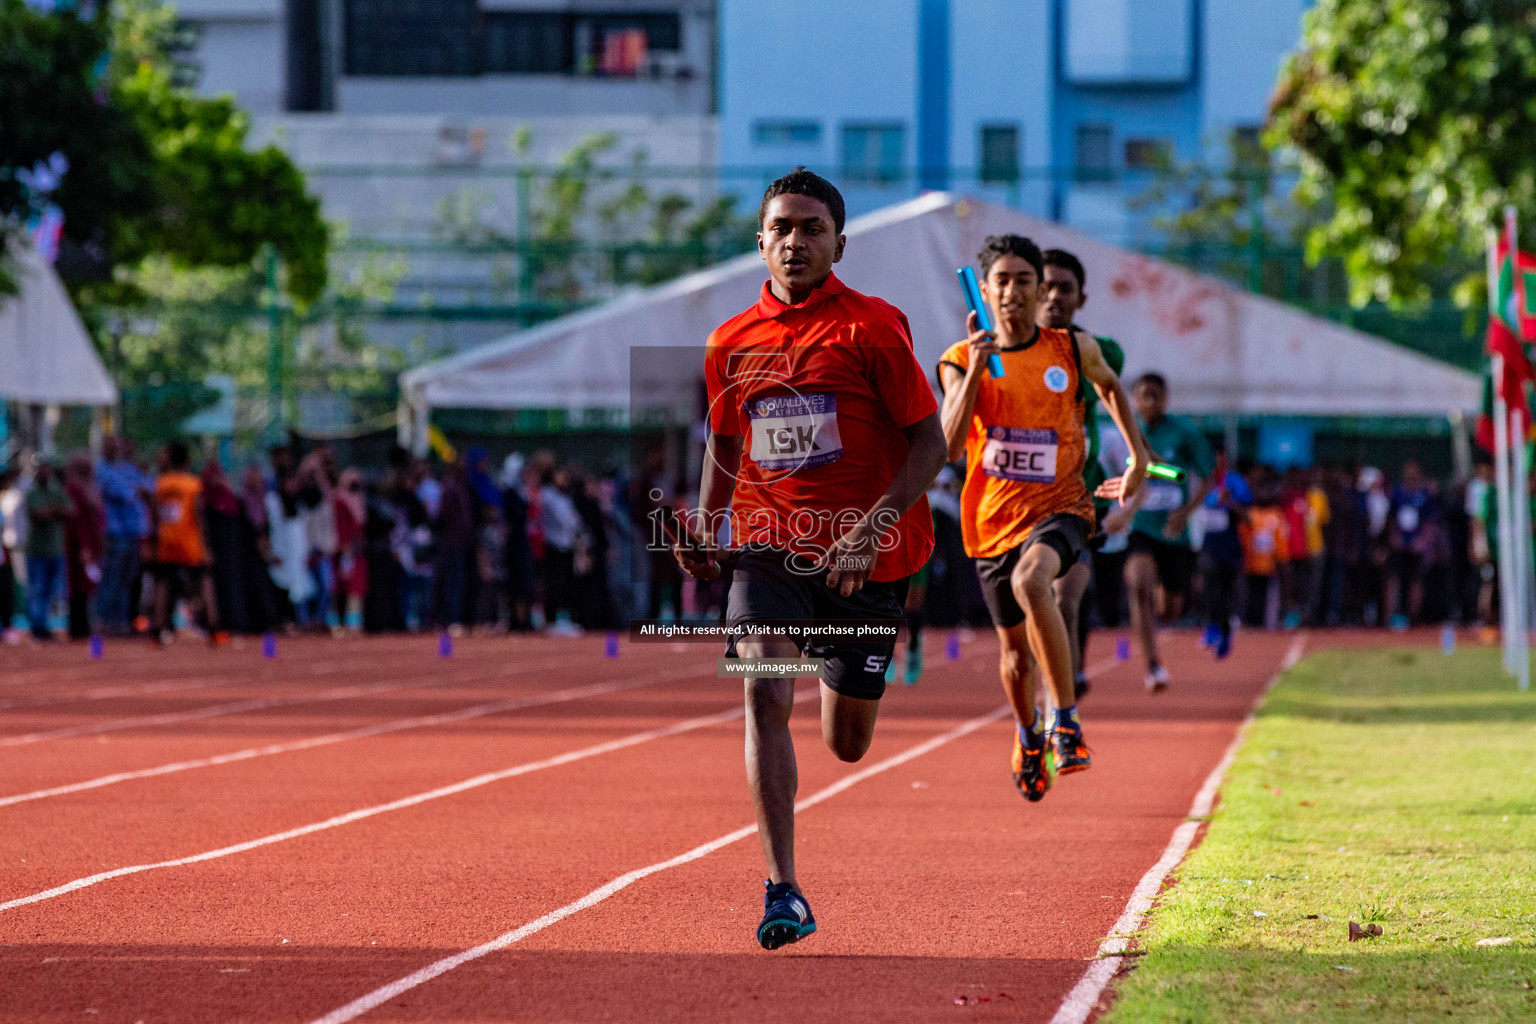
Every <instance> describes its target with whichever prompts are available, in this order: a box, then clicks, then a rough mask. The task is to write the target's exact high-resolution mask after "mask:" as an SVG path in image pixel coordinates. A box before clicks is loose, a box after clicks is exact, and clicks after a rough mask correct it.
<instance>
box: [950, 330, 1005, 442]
mask: <svg viewBox="0 0 1536 1024" xmlns="http://www.w3.org/2000/svg"><path fill="white" fill-rule="evenodd" d="M965 326H966V327H968V328H969V329H970V331H971V333H970V336H969V337H968V338H966V339H965V341H966V344H967V345H968V346H969V348H970V352H969V357H970V358H969V360H968V363H969V365H968V366H967V367H966V369H965V371H964V372H963V373H962V372H961V370H960V368H959V367H958V366H953V365H951V364H949V363H943V364H941V365H940V366H939V387H940V388H942V389H943V391H944V402H943V404H942V405H940V406H939V418H940V420H941V422H942V423H943V426H944V442H945V445H946V450H947V454H948V459H947V460H946V461H949V462H959V461H960V460H961V459H963V458H965V438H966V436H967V435H968V434H969V433H970V430H971V413H972V412H973V411H974V410H975V408H976V389H977V388H979V387H981V378H982V376H983V375H984V374H985V373H986V366H987V356H989V355H992V354H993V353H995V352H1000V351H1002V350H1001V349H1000V348H998V345H997V336H996V335H994V334H993V333H992V332H991V331H983V330H981V329H980V328H979V327H977V326H976V314H975V313H972V314H971V315H970V316H969V317H967V318H966V321H965Z"/></svg>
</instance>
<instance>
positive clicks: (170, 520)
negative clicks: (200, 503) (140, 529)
mask: <svg viewBox="0 0 1536 1024" xmlns="http://www.w3.org/2000/svg"><path fill="white" fill-rule="evenodd" d="M160 522H162V523H164V524H166V525H169V526H174V525H175V524H177V523H179V522H181V506H180V505H179V504H176V503H174V502H166V503H165V504H164V505H161V506H160Z"/></svg>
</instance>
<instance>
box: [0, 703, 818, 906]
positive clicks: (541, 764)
mask: <svg viewBox="0 0 1536 1024" xmlns="http://www.w3.org/2000/svg"><path fill="white" fill-rule="evenodd" d="M817 693H818V691H817V690H815V689H811V690H806V691H804V693H802V694H797V695H796V697H795V699H796V700H797V701H799V700H803V699H809V697H810V696H812V695H816V694H817ZM741 714H742V708H740V707H735V708H731V709H729V710H727V711H721V712H719V713H717V714H713V715H704V716H703V717H700V718H690V719H687V720H686V721H682V722H676V723H674V724H672V725H667V726H662V727H660V728H657V729H647V730H645V731H644V732H637V733H632V734H630V735H628V736H624V737H622V738H620V739H616V740H609V741H607V742H605V743H596V744H593V745H592V746H589V747H582V748H581V749H579V750H572V751H568V752H566V753H564V754H556V755H555V756H554V757H546V758H544V759H542V760H539V761H529V762H527V763H526V764H520V765H516V766H514V767H512V768H503V769H502V770H501V771H496V772H486V773H485V774H483V775H476V776H474V777H473V778H468V779H464V780H463V781H462V782H455V783H452V784H451V785H447V786H439V787H438V788H437V789H429V790H427V791H426V792H424V793H415V794H413V795H411V796H406V797H401V798H400V799H398V800H391V801H389V802H388V803H383V804H375V805H373V806H372V807H363V808H360V809H358V810H355V811H348V812H347V813H346V814H338V815H336V816H335V817H331V818H326V819H325V820H324V821H317V822H314V823H313V824H309V825H300V826H299V827H298V828H290V829H285V830H284V831H282V832H274V833H272V834H271V835H267V836H262V837H261V838H259V839H250V840H247V841H246V842H243V843H235V844H234V845H232V846H221V847H219V848H218V849H217V850H209V851H207V852H206V853H197V854H193V855H191V856H189V857H177V858H176V859H174V860H162V861H156V862H155V863H153V864H133V865H130V866H128V867H122V868H114V869H113V870H111V871H102V872H100V873H98V874H94V875H88V876H86V877H85V878H77V879H75V880H74V881H73V882H66V883H64V884H63V885H58V886H54V887H53V888H52V889H45V890H43V891H42V892H36V893H33V894H32V895H30V896H21V897H18V898H17V899H13V900H9V901H7V902H5V903H0V911H5V910H14V909H15V908H17V907H25V906H29V905H30V904H33V903H41V902H42V901H44V900H50V899H53V898H54V897H57V896H63V895H66V894H67V893H72V892H75V891H76V890H78V889H84V888H87V887H89V886H93V885H99V884H101V883H102V882H109V881H111V880H112V879H114V878H123V877H125V876H127V875H137V874H142V873H143V872H145V871H159V870H163V869H165V868H179V867H185V866H186V865H188V864H201V863H202V862H204V861H210V860H218V859H219V858H221V857H229V856H233V855H234V854H237V853H245V852H246V851H248V850H255V849H259V848H260V847H263V846H271V845H273V844H275V843H281V842H286V841H287V840H289V839H298V838H299V837H301V836H308V835H313V834H314V833H316V832H324V831H326V830H328V829H333V828H339V827H341V826H342V825H350V824H352V823H353V822H355V821H362V820H363V819H364V818H371V817H374V816H375V815H378V814H386V813H388V812H390V811H398V810H403V809H404V808H407V807H415V806H417V805H418V804H424V803H427V802H428V801H431V800H440V799H442V798H443V797H449V796H454V795H456V794H458V793H464V792H468V791H469V790H471V789H478V788H480V787H481V786H489V785H490V784H491V783H493V782H501V781H503V780H505V779H511V778H516V777H517V776H519V775H527V774H529V773H530V772H537V771H542V770H544V769H546V768H558V767H559V766H561V765H565V764H570V763H571V762H573V761H581V760H584V759H586V758H589V757H597V756H599V755H601V754H610V753H613V752H614V751H616V750H623V749H625V748H626V747H634V746H638V745H640V744H642V743H649V742H650V741H651V740H659V739H663V738H665V737H668V736H677V735H680V734H682V733H685V732H692V731H694V730H695V729H704V728H707V727H709V726H711V725H719V724H721V723H722V722H729V721H730V720H731V719H733V718H740V717H741Z"/></svg>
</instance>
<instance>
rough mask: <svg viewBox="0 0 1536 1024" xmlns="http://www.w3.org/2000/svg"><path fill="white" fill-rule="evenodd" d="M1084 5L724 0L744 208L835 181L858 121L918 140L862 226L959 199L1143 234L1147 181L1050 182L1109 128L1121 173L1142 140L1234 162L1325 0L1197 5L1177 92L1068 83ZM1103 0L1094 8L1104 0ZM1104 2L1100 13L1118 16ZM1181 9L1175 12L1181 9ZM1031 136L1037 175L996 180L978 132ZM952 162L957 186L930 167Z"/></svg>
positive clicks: (856, 195)
mask: <svg viewBox="0 0 1536 1024" xmlns="http://www.w3.org/2000/svg"><path fill="white" fill-rule="evenodd" d="M1073 2H1075V0H836V2H827V0H719V15H720V33H721V45H720V163H721V165H722V167H724V168H739V167H753V168H761V169H762V171H761V173H756V174H755V175H753V176H750V178H751V180H748V178H744V177H739V176H732V175H731V174H730V173H728V172H727V173H726V174H724V175H723V182H722V183H723V184H724V185H725V186H726V187H728V188H731V189H732V190H734V191H737V192H739V193H741V194H742V195H743V197H744V199H750V198H753V196H752V193H753V192H754V191H755V190H760V189H761V187H762V186H763V185H764V184H766V181H767V180H768V178H769V177H771V175H770V174H769V173H768V172H769V171H770V170H773V169H788V168H789V167H791V166H793V165H795V164H796V163H805V164H807V165H809V166H812V167H814V168H816V169H818V170H820V171H823V172H826V173H829V174H832V175H834V176H836V175H837V173H838V171H839V169H840V161H841V159H842V139H843V134H842V133H843V129H844V127H845V126H846V125H848V124H851V123H853V124H857V123H870V122H880V123H891V124H900V125H901V126H902V128H903V162H904V164H905V165H906V167H907V169H908V171H909V173H908V174H907V175H906V176H905V177H904V178H903V180H901V181H899V182H889V183H877V184H869V183H855V184H851V185H849V186H848V187H846V188H844V193H845V196H846V197H847V199H848V203H849V208H850V212H852V213H859V212H865V211H868V210H871V209H875V208H878V207H880V206H885V205H888V204H890V203H893V202H896V201H899V200H901V199H905V198H908V197H910V196H912V195H916V194H917V193H918V192H919V191H920V190H921V189H922V188H924V187H928V188H935V187H949V188H953V189H955V190H957V191H964V192H968V193H972V194H980V195H982V196H984V197H985V198H988V199H991V200H993V201H997V202H1008V203H1011V204H1016V205H1018V206H1020V207H1022V208H1023V209H1026V210H1028V211H1029V212H1031V213H1035V214H1038V215H1042V216H1056V217H1059V218H1061V219H1065V220H1068V221H1071V222H1073V223H1075V224H1077V225H1079V226H1081V227H1084V228H1085V229H1088V230H1090V231H1093V232H1094V233H1095V234H1098V235H1100V236H1101V237H1105V238H1106V239H1107V240H1114V241H1131V240H1133V237H1134V236H1135V234H1136V233H1137V232H1139V231H1143V230H1144V229H1145V221H1146V218H1145V217H1142V218H1141V222H1140V223H1138V222H1137V221H1136V218H1135V217H1133V216H1130V215H1127V214H1126V213H1125V212H1124V197H1125V194H1126V191H1127V190H1136V191H1139V190H1142V189H1144V188H1145V185H1146V184H1147V183H1148V182H1149V181H1150V179H1151V175H1150V174H1145V175H1141V180H1140V183H1138V182H1137V181H1136V180H1134V179H1135V178H1136V176H1135V175H1132V179H1133V180H1130V181H1126V182H1121V183H1119V184H1115V185H1112V186H1105V185H1097V186H1088V185H1082V184H1078V183H1074V182H1073V181H1071V180H1069V179H1064V180H1062V181H1060V182H1059V183H1052V182H1051V181H1049V180H1046V179H1045V178H1044V177H1043V171H1044V169H1046V168H1056V169H1057V170H1058V171H1060V172H1066V171H1068V170H1070V168H1071V167H1072V163H1073V159H1074V139H1075V132H1076V129H1077V126H1078V125H1079V124H1083V123H1090V122H1102V123H1106V124H1108V125H1109V126H1110V127H1111V136H1112V137H1111V144H1110V151H1111V154H1112V158H1113V160H1112V163H1113V169H1114V170H1115V171H1116V172H1117V173H1118V172H1123V171H1124V163H1125V143H1126V141H1127V140H1130V139H1151V140H1164V141H1166V142H1167V143H1168V145H1169V146H1170V147H1171V150H1172V153H1173V156H1174V158H1175V159H1176V160H1177V161H1179V162H1185V163H1189V162H1196V161H1202V160H1204V161H1208V162H1219V161H1220V160H1222V159H1224V157H1225V152H1226V150H1225V139H1226V135H1227V133H1228V132H1229V131H1230V130H1231V129H1232V128H1234V127H1239V126H1245V125H1257V124H1259V123H1261V122H1262V121H1263V118H1264V110H1265V106H1266V104H1267V101H1268V98H1269V94H1270V91H1271V89H1272V88H1273V83H1274V80H1275V76H1276V73H1277V71H1278V69H1279V65H1280V61H1281V58H1282V57H1283V55H1284V53H1285V52H1286V51H1287V50H1289V49H1290V48H1292V47H1294V46H1295V45H1296V43H1297V42H1298V40H1299V38H1300V32H1301V14H1302V12H1303V10H1304V9H1305V8H1306V7H1307V6H1309V5H1310V0H1262V2H1255V0H1188V14H1187V16H1188V19H1189V23H1188V25H1187V26H1186V27H1187V30H1188V33H1189V36H1188V39H1189V47H1190V67H1189V74H1188V76H1187V79H1186V80H1184V81H1182V82H1176V83H1171V84H1169V83H1162V84H1157V85H1145V84H1137V83H1118V84H1117V83H1095V84H1093V85H1083V84H1078V83H1074V82H1071V81H1069V80H1068V79H1067V76H1066V74H1065V73H1064V70H1063V69H1064V64H1065V24H1066V21H1065V19H1066V17H1067V16H1068V15H1069V14H1070V9H1069V5H1070V4H1072V3H1073ZM1090 2H1091V0H1090ZM1114 6H1115V5H1114V4H1113V3H1110V4H1107V5H1106V4H1103V3H1099V4H1097V5H1096V6H1095V7H1094V8H1092V9H1093V10H1099V9H1106V10H1107V9H1113V8H1114ZM1175 6H1177V4H1175ZM763 121H797V122H805V123H810V122H814V123H816V124H818V125H819V126H820V128H819V134H818V135H817V137H816V138H815V139H814V141H799V142H795V141H787V140H785V139H783V138H779V139H777V140H774V139H768V140H762V139H758V138H757V137H755V130H756V125H757V124H758V123H759V122H763ZM987 125H1016V126H1017V127H1018V129H1019V130H1020V133H1021V139H1022V153H1021V163H1022V165H1023V167H1024V168H1026V170H1029V171H1033V172H1034V177H1032V178H1026V179H1025V180H1024V181H1023V182H1022V183H1020V184H1019V185H1017V186H1014V187H1005V186H1001V185H981V184H979V183H978V182H977V180H976V177H975V171H976V170H977V169H978V168H979V166H980V163H981V152H980V146H981V131H982V128H983V127H985V126H987ZM946 164H947V165H948V166H949V167H951V168H954V169H956V170H955V171H953V172H952V173H951V174H949V175H947V176H946V175H939V174H932V175H928V176H926V177H919V175H918V174H916V173H915V171H916V170H917V169H918V168H937V167H940V166H943V165H946Z"/></svg>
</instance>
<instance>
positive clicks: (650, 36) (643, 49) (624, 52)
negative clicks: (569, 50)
mask: <svg viewBox="0 0 1536 1024" xmlns="http://www.w3.org/2000/svg"><path fill="white" fill-rule="evenodd" d="M571 39H572V46H573V49H574V50H575V56H576V67H575V71H576V73H577V74H578V75H601V76H603V77H605V78H636V77H639V76H640V75H644V74H648V73H649V71H650V59H649V58H650V55H651V54H652V53H653V52H659V53H676V52H677V51H679V50H681V49H682V40H683V27H682V17H681V16H680V15H678V14H676V13H673V14H592V15H586V14H578V15H573V16H572V18H571Z"/></svg>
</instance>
